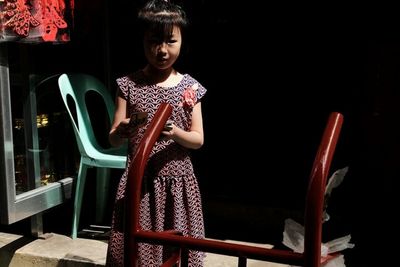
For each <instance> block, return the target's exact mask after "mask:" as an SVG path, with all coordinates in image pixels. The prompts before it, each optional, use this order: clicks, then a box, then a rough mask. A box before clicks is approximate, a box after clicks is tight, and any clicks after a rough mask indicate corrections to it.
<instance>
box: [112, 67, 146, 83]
mask: <svg viewBox="0 0 400 267" xmlns="http://www.w3.org/2000/svg"><path fill="white" fill-rule="evenodd" d="M116 81H117V84H118V85H119V86H124V85H125V86H126V85H128V84H129V85H131V86H135V85H142V84H144V82H145V81H144V75H143V72H142V71H140V70H138V71H136V72H134V73H130V74H127V75H125V76H122V77H119V78H117V79H116Z"/></svg>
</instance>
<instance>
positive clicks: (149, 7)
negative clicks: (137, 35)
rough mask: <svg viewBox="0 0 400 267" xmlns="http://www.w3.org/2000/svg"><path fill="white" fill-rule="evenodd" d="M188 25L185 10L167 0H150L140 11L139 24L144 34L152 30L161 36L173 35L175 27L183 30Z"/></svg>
mask: <svg viewBox="0 0 400 267" xmlns="http://www.w3.org/2000/svg"><path fill="white" fill-rule="evenodd" d="M187 25H188V21H187V18H186V13H185V11H184V10H183V9H182V8H181V7H180V6H179V5H176V4H173V3H171V2H170V1H166V0H150V1H148V2H147V3H146V4H145V5H144V6H143V7H142V8H141V9H140V10H139V13H138V26H139V30H140V31H141V33H142V35H143V33H144V32H145V31H150V32H152V33H154V34H155V35H156V36H159V37H160V38H164V37H167V36H169V35H171V33H172V30H173V27H174V26H178V27H179V28H180V30H181V34H182V32H183V30H184V29H185V28H186V26H187Z"/></svg>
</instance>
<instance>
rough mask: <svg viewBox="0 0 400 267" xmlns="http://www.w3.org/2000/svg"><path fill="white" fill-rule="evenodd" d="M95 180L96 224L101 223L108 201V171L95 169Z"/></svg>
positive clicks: (106, 169) (107, 169)
mask: <svg viewBox="0 0 400 267" xmlns="http://www.w3.org/2000/svg"><path fill="white" fill-rule="evenodd" d="M96 178H97V179H96V223H101V222H103V220H104V214H105V209H106V205H107V200H108V192H109V187H110V169H109V168H97V177H96Z"/></svg>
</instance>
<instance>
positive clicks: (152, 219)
mask: <svg viewBox="0 0 400 267" xmlns="http://www.w3.org/2000/svg"><path fill="white" fill-rule="evenodd" d="M117 84H118V86H119V94H120V96H122V97H123V98H125V99H126V100H127V108H128V111H129V112H143V111H145V112H148V123H149V122H150V121H151V120H152V118H153V116H154V114H155V112H156V110H157V108H158V106H159V104H160V103H163V102H167V103H169V104H171V105H172V106H173V111H172V115H171V117H170V118H169V119H170V120H172V121H173V122H174V124H175V125H177V126H178V127H181V128H182V129H185V130H188V129H189V128H190V126H191V116H192V108H191V107H188V106H184V105H183V106H182V96H183V94H184V91H185V90H186V89H187V88H190V87H192V86H193V85H195V86H196V87H198V89H197V90H196V91H195V92H196V101H200V99H201V98H202V97H203V96H204V94H205V93H206V89H205V88H204V87H203V86H201V85H200V84H199V83H198V82H197V81H196V80H195V79H194V78H192V77H191V76H190V75H188V74H185V75H183V78H182V80H181V81H180V82H179V84H177V85H176V86H173V87H159V86H156V85H148V84H147V83H146V80H145V76H144V74H143V72H142V71H138V72H136V73H134V74H132V75H130V76H125V77H122V78H119V79H117ZM148 123H147V125H148ZM147 125H145V126H144V127H142V128H140V129H139V130H138V134H137V135H135V136H134V137H133V138H132V139H131V140H130V142H129V154H128V155H129V156H128V163H127V164H128V165H127V166H129V163H130V161H131V158H130V156H131V155H132V154H133V153H132V152H133V151H135V149H136V148H137V146H138V144H139V142H140V140H141V138H142V136H143V134H144V132H145V129H146V127H147ZM127 173H128V170H126V171H125V172H124V174H123V175H122V177H121V180H120V183H119V186H118V190H117V195H116V200H115V206H114V212H113V218H112V229H111V235H110V240H109V245H108V252H107V262H106V266H123V259H124V232H123V220H124V218H123V211H124V196H125V187H126V179H127ZM139 217H140V218H139V220H140V222H139V223H140V226H141V229H143V230H152V231H163V230H170V229H175V230H179V231H181V232H182V233H183V234H184V235H185V236H192V237H195V238H204V223H203V212H202V206H201V197H200V190H199V186H198V183H197V179H196V177H195V175H194V172H193V165H192V162H191V160H190V155H189V149H187V148H184V147H182V146H180V145H179V144H177V143H176V142H174V141H172V140H168V141H165V140H160V141H157V142H156V144H155V146H154V148H153V150H152V152H151V153H150V158H149V161H148V163H147V166H146V170H145V175H144V177H143V195H142V199H141V203H140V210H139ZM138 254H139V257H138V264H139V266H146V267H156V266H160V265H161V263H162V261H163V256H164V259H165V256H166V255H165V254H166V249H165V250H164V251H163V247H162V246H157V245H149V244H144V243H142V244H139V253H138ZM163 254H164V255H163ZM203 258H204V253H202V252H196V251H190V252H189V266H193V267H196V266H203Z"/></svg>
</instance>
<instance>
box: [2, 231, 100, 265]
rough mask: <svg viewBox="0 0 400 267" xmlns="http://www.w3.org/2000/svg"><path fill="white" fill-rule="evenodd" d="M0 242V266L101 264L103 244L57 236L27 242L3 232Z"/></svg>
mask: <svg viewBox="0 0 400 267" xmlns="http://www.w3.org/2000/svg"><path fill="white" fill-rule="evenodd" d="M0 240H1V241H0V246H1V247H0V256H1V259H2V260H1V263H0V267H6V266H8V267H25V266H26V267H31V266H32V267H33V266H35V267H37V266H46V267H53V266H54V267H56V266H57V267H64V266H65V267H67V266H77V267H89V266H104V265H105V260H106V252H107V243H105V242H103V241H98V240H90V239H81V238H77V239H71V238H70V237H67V236H63V235H58V234H47V235H46V237H45V238H44V239H36V240H28V239H26V238H25V237H22V236H18V235H10V234H4V233H1V234H0ZM29 241H30V242H29ZM28 242H29V243H28ZM3 256H4V259H5V261H4V262H3Z"/></svg>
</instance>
